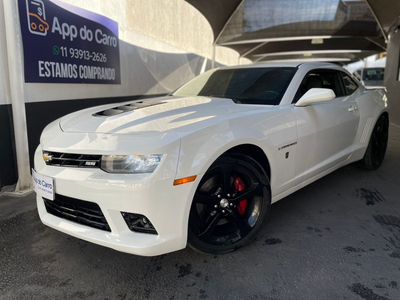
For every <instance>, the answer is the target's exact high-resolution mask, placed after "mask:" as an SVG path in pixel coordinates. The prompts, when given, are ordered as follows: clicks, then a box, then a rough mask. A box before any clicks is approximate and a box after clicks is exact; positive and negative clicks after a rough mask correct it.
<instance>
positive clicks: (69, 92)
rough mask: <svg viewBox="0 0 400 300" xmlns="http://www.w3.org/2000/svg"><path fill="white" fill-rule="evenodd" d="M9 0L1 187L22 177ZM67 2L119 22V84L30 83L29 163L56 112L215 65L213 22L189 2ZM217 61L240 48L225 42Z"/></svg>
mask: <svg viewBox="0 0 400 300" xmlns="http://www.w3.org/2000/svg"><path fill="white" fill-rule="evenodd" d="M3 1H8V0H0V50H1V51H0V68H1V70H3V72H2V73H1V74H0V91H1V93H0V118H1V119H0V134H1V137H2V138H1V146H0V155H2V156H1V157H3V158H4V157H6V158H7V159H3V160H0V188H1V187H2V186H4V185H9V184H13V183H15V182H16V178H17V174H16V168H15V165H16V161H15V155H14V152H15V151H14V143H13V130H12V119H11V116H12V114H11V101H10V96H9V83H8V69H7V68H8V66H7V54H6V42H5V31H4V11H3ZM17 1H19V0H16V1H15V5H16V4H17ZM22 1H24V0H22ZM62 1H63V2H65V3H68V4H72V5H75V6H78V7H80V8H83V9H87V10H90V11H92V12H95V13H98V14H101V15H104V16H106V17H108V18H111V19H113V20H115V21H116V22H118V26H119V39H120V65H121V84H118V85H110V84H107V85H101V84H49V83H24V93H25V103H26V105H25V106H26V115H27V127H28V139H29V150H30V158H31V164H32V161H33V153H34V150H35V148H36V147H37V145H38V143H39V137H40V133H41V131H42V130H43V128H44V127H45V125H46V124H48V123H50V122H51V121H53V120H54V119H56V118H58V117H60V116H63V115H65V114H67V113H70V112H72V111H76V110H79V109H82V108H86V107H89V106H93V105H100V104H105V103H112V102H121V101H127V100H130V99H139V98H143V97H152V96H157V95H162V94H166V93H168V92H170V91H172V90H174V89H176V88H177V87H179V86H180V85H182V84H183V83H184V82H186V81H188V80H189V79H191V78H193V77H194V76H196V75H198V74H200V73H201V72H203V71H205V70H207V69H209V68H210V67H211V58H212V53H213V50H212V49H213V47H212V40H213V37H212V31H211V28H210V26H209V25H208V23H207V21H206V20H205V18H204V17H203V16H202V15H201V14H200V13H199V12H198V11H197V10H196V9H195V8H193V7H192V6H191V5H189V4H188V3H186V2H185V1H182V0H172V1H159V0H143V1H141V0H135V1H129V0H107V1H98V0H86V1H80V0H62ZM13 2H14V1H13ZM16 11H17V9H16ZM14 17H15V18H19V17H18V15H15V16H14ZM16 23H18V22H16ZM19 30H20V28H18V31H19ZM21 53H22V49H21ZM216 61H217V63H218V65H234V64H237V63H238V55H237V53H236V52H234V51H232V50H230V49H225V48H219V49H217V51H216ZM246 62H248V61H242V63H246ZM10 67H12V66H10ZM5 164H6V165H5Z"/></svg>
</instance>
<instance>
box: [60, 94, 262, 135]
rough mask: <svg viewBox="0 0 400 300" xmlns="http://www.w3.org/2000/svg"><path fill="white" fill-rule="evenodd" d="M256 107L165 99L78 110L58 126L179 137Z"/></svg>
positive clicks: (200, 99)
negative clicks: (178, 135)
mask: <svg viewBox="0 0 400 300" xmlns="http://www.w3.org/2000/svg"><path fill="white" fill-rule="evenodd" d="M259 107H260V106H259V105H240V104H235V103H234V102H233V101H232V100H230V99H225V98H210V97H200V96H197V97H175V96H166V97H159V98H152V99H145V100H136V101H130V102H125V103H120V104H110V105H103V106H97V107H92V108H89V109H85V110H82V111H78V112H75V113H72V114H69V115H67V116H65V117H63V118H62V119H61V121H60V127H61V129H62V130H63V131H64V132H77V133H98V134H106V133H108V134H138V133H140V134H149V135H151V133H153V134H155V133H158V134H159V133H161V132H166V131H171V130H172V131H174V132H176V133H178V134H181V135H182V134H184V133H188V132H193V131H194V130H199V129H201V128H204V127H207V126H209V125H212V124H215V123H216V122H221V121H222V120H224V119H225V120H226V119H228V118H231V117H232V116H234V115H237V114H239V115H241V114H245V113H246V112H249V111H252V110H253V111H256V110H257V108H259Z"/></svg>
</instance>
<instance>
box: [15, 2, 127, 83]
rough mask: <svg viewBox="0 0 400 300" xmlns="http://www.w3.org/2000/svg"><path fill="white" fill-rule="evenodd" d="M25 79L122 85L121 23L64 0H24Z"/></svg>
mask: <svg viewBox="0 0 400 300" xmlns="http://www.w3.org/2000/svg"><path fill="white" fill-rule="evenodd" d="M18 6H19V16H20V23H21V31H22V41H23V46H24V67H25V82H47V83H97V84H120V83H121V77H120V61H119V39H118V23H117V22H115V21H113V20H111V19H109V18H107V17H105V16H102V15H99V14H96V13H93V12H90V11H88V10H84V9H81V8H78V7H75V6H72V5H69V4H67V3H64V2H61V1H59V0H51V1H50V0H18Z"/></svg>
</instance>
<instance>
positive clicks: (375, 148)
mask: <svg viewBox="0 0 400 300" xmlns="http://www.w3.org/2000/svg"><path fill="white" fill-rule="evenodd" d="M388 138H389V120H388V117H387V116H386V115H381V116H380V117H379V119H378V121H377V122H376V124H375V127H374V129H373V131H372V134H371V138H370V140H369V143H368V148H367V150H366V152H365V155H364V158H363V159H362V160H361V166H362V167H364V168H365V169H368V170H376V169H378V168H379V166H380V165H381V164H382V162H383V159H384V158H385V153H386V148H387V143H388Z"/></svg>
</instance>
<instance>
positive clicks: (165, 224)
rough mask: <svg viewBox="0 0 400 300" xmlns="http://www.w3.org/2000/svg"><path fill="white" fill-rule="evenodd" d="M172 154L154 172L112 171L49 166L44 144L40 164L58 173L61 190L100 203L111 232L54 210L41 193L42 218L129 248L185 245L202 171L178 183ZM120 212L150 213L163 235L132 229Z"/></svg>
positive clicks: (146, 250)
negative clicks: (116, 172)
mask: <svg viewBox="0 0 400 300" xmlns="http://www.w3.org/2000/svg"><path fill="white" fill-rule="evenodd" d="M167 156H168V155H167ZM172 156H173V155H170V157H169V158H166V161H164V162H162V163H161V164H160V165H159V166H158V167H157V169H156V171H155V172H154V173H152V174H129V175H126V174H109V173H106V172H104V171H102V170H100V169H91V168H68V167H55V166H47V165H46V164H45V163H44V161H43V158H42V148H41V146H39V147H38V148H37V150H36V153H35V170H36V171H37V172H38V173H40V174H43V175H46V176H50V177H52V178H53V179H54V189H55V192H56V193H57V194H60V195H64V196H68V197H71V198H75V199H79V200H83V201H89V202H94V203H97V204H98V205H99V207H100V209H101V211H102V213H103V214H104V216H105V218H106V220H107V223H108V225H109V226H110V229H111V232H107V231H103V230H100V229H96V228H92V227H89V226H85V225H81V224H79V223H76V222H73V221H69V220H66V219H63V218H59V217H56V216H54V215H52V214H49V213H48V212H47V210H46V207H45V205H44V200H43V199H42V197H40V196H37V207H38V212H39V216H40V219H41V221H42V222H43V223H44V224H45V225H48V226H50V227H52V228H54V229H57V230H59V231H62V232H64V233H67V234H69V235H72V236H75V237H77V238H80V239H83V240H86V241H89V242H92V243H95V244H99V245H102V246H106V247H109V248H112V249H115V250H118V251H122V252H126V253H131V254H137V255H143V256H154V255H160V254H164V253H167V252H172V251H176V250H179V249H183V248H185V247H186V242H187V227H188V217H189V210H190V205H191V199H193V195H194V192H195V187H196V186H197V184H198V180H199V177H198V178H197V179H196V181H195V182H192V183H188V184H183V185H179V186H173V181H174V179H175V178H174V176H173V175H172V174H174V172H175V170H174V171H173V172H172V170H171V168H172V169H173V166H174V163H173V162H172V161H175V160H176V159H177V158H176V157H172ZM168 159H169V160H170V161H168ZM175 168H176V164H175ZM121 212H130V213H135V214H141V215H144V216H146V217H147V218H148V219H149V220H150V221H151V223H152V224H153V225H154V227H155V229H156V230H157V232H158V235H154V234H146V233H138V232H133V231H131V230H130V229H129V228H128V226H127V224H126V222H125V220H124V218H123V217H122V214H121Z"/></svg>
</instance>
